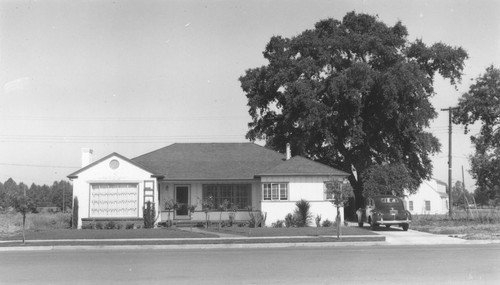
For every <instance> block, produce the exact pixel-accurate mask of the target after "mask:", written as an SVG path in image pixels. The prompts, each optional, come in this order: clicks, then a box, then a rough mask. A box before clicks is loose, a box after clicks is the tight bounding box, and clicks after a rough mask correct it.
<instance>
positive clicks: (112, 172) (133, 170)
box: [73, 156, 158, 228]
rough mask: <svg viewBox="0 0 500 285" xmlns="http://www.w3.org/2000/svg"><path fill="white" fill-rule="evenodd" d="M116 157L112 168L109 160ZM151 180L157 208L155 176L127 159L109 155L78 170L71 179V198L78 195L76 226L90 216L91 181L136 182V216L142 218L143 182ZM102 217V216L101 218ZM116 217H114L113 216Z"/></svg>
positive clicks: (79, 225)
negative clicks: (116, 162)
mask: <svg viewBox="0 0 500 285" xmlns="http://www.w3.org/2000/svg"><path fill="white" fill-rule="evenodd" d="M114 159H116V160H117V161H118V162H119V167H118V168H116V169H112V168H111V167H110V162H111V161H112V160H114ZM145 181H153V190H154V196H155V199H154V200H155V201H154V202H155V208H156V209H158V201H157V200H158V199H156V197H158V191H157V186H156V185H157V182H156V179H155V178H152V177H151V173H149V172H147V171H145V170H143V169H141V168H139V167H137V166H135V165H133V164H131V163H129V162H128V161H126V160H124V159H122V158H120V157H116V156H111V157H109V158H108V159H105V160H103V161H101V162H99V163H97V164H95V165H93V166H92V167H90V168H88V169H86V170H84V171H82V172H80V173H79V174H78V178H75V179H73V200H74V198H75V197H78V206H79V208H78V219H79V221H78V227H79V228H81V225H82V219H86V218H92V217H90V216H89V214H90V213H89V212H90V207H89V206H90V205H89V203H90V185H91V184H92V183H137V184H138V188H139V189H138V192H139V193H138V198H139V199H138V200H139V201H138V205H137V206H138V211H137V217H136V218H142V207H143V205H144V183H145ZM101 219H104V218H101ZM115 219H116V218H115Z"/></svg>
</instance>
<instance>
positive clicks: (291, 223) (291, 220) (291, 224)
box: [285, 213, 297, 228]
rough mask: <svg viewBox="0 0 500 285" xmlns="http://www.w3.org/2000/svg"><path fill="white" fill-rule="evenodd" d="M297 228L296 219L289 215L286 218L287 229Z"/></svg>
mask: <svg viewBox="0 0 500 285" xmlns="http://www.w3.org/2000/svg"><path fill="white" fill-rule="evenodd" d="M295 226H297V223H296V221H295V217H294V216H293V215H292V214H290V213H288V214H287V215H286V216H285V227H287V228H291V227H295Z"/></svg>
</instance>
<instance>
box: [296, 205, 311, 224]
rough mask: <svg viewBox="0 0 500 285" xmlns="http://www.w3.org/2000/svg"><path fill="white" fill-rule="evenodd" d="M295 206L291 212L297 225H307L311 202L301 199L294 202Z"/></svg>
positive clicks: (309, 217) (309, 221) (309, 219)
mask: <svg viewBox="0 0 500 285" xmlns="http://www.w3.org/2000/svg"><path fill="white" fill-rule="evenodd" d="M295 206H296V207H297V208H296V209H295V211H294V213H293V215H294V217H295V221H296V225H297V227H308V226H309V224H310V223H311V220H312V217H313V215H312V213H311V204H309V202H308V201H306V200H304V199H301V200H300V201H297V202H296V203H295Z"/></svg>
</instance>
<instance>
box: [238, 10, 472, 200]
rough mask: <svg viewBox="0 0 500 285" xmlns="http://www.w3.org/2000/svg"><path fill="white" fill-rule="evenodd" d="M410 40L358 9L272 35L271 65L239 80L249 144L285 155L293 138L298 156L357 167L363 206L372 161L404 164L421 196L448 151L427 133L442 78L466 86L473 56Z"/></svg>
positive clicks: (349, 169)
mask: <svg viewBox="0 0 500 285" xmlns="http://www.w3.org/2000/svg"><path fill="white" fill-rule="evenodd" d="M407 36H408V32H407V29H406V27H405V26H403V24H402V23H401V22H397V23H396V24H395V25H394V26H392V27H390V26H387V25H386V24H384V23H383V22H381V21H380V20H379V19H378V18H377V17H375V16H371V15H366V14H357V13H355V12H350V13H348V14H347V15H346V16H345V17H344V18H343V19H342V21H338V20H335V19H327V20H322V21H319V22H318V23H316V25H315V27H314V29H311V30H306V31H304V32H302V33H301V34H299V35H297V36H294V37H291V38H285V37H282V36H273V37H272V38H271V40H270V41H269V43H268V44H267V46H266V48H265V51H264V52H263V55H264V58H265V59H266V60H267V61H268V64H267V65H265V66H261V67H258V68H252V69H249V70H247V71H246V72H245V74H244V75H243V76H241V77H240V79H239V80H240V82H241V87H242V89H243V91H244V92H245V93H246V96H247V98H248V106H249V107H250V108H249V113H250V115H251V117H252V122H251V123H249V131H248V133H247V138H248V139H250V140H252V141H255V140H265V142H266V145H267V146H268V147H270V148H273V149H275V150H277V151H282V152H283V151H284V150H285V145H286V143H287V142H289V143H291V145H292V152H293V153H294V155H297V154H299V155H304V156H307V157H309V158H311V159H313V160H316V161H320V162H323V163H326V164H328V165H331V166H333V167H336V168H338V169H342V170H343V171H346V172H348V173H353V172H354V171H353V169H355V172H356V173H357V175H351V176H350V177H349V180H350V183H351V185H352V186H353V189H354V194H355V198H356V199H355V200H356V207H360V206H362V205H363V203H364V200H363V179H362V177H363V176H362V174H363V173H364V172H365V171H366V170H368V169H369V168H370V167H372V166H374V165H385V164H392V163H397V164H400V165H402V166H404V167H405V168H406V169H407V171H406V173H408V175H409V178H411V181H412V183H411V185H410V186H411V187H412V189H410V190H412V191H414V190H416V187H417V186H418V184H419V183H420V182H421V181H422V179H424V178H427V177H429V176H430V175H431V173H432V165H431V159H430V156H431V155H432V154H433V153H435V152H437V151H439V148H440V144H439V142H438V140H437V139H436V138H435V137H434V136H432V135H431V134H430V133H428V132H425V131H424V129H425V128H426V127H428V126H429V122H430V120H432V119H433V118H434V117H435V116H436V111H435V110H434V108H433V107H432V105H431V103H430V101H429V99H430V97H431V96H433V95H434V91H433V81H434V76H435V74H436V73H437V72H439V74H441V75H442V76H443V77H444V78H447V79H449V80H450V82H451V84H455V83H456V82H458V81H459V80H460V79H461V72H462V69H463V64H464V60H465V59H466V58H467V53H466V52H465V51H464V50H463V49H462V48H459V47H458V48H457V47H450V46H448V45H445V44H443V43H436V44H433V45H431V46H427V45H426V44H424V43H423V42H422V40H416V41H414V42H410V41H409V40H408V39H407Z"/></svg>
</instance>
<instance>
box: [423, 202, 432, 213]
mask: <svg viewBox="0 0 500 285" xmlns="http://www.w3.org/2000/svg"><path fill="white" fill-rule="evenodd" d="M424 204H425V211H426V212H430V211H431V201H430V200H424ZM427 206H429V207H427Z"/></svg>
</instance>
